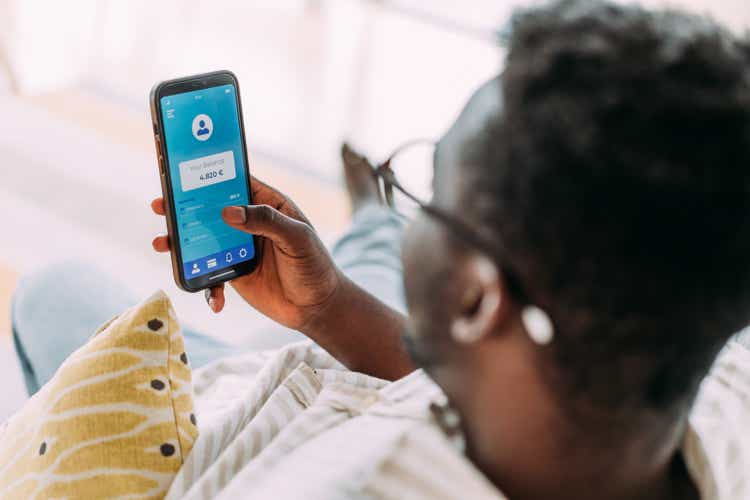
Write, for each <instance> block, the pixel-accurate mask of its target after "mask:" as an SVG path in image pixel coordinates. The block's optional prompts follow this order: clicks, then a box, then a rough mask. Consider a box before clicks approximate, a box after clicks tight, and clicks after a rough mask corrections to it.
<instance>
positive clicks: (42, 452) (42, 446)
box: [39, 441, 47, 457]
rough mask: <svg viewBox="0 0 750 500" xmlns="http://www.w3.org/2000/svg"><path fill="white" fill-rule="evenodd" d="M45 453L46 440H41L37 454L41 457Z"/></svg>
mask: <svg viewBox="0 0 750 500" xmlns="http://www.w3.org/2000/svg"><path fill="white" fill-rule="evenodd" d="M45 453H47V442H46V441H43V442H42V444H41V446H39V456H40V457H41V456H42V455H44V454H45Z"/></svg>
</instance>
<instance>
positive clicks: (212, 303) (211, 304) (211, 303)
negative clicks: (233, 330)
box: [208, 297, 216, 312]
mask: <svg viewBox="0 0 750 500" xmlns="http://www.w3.org/2000/svg"><path fill="white" fill-rule="evenodd" d="M208 307H210V308H211V311H213V312H216V300H215V299H214V298H213V297H211V298H210V299H208Z"/></svg>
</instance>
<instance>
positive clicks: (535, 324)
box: [521, 306, 555, 345]
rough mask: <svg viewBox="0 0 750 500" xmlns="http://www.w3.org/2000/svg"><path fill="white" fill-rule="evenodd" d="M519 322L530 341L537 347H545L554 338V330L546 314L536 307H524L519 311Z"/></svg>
mask: <svg viewBox="0 0 750 500" xmlns="http://www.w3.org/2000/svg"><path fill="white" fill-rule="evenodd" d="M521 321H522V322H523V327H524V328H525V329H526V332H527V333H528V334H529V337H531V340H533V341H534V343H535V344H538V345H547V344H549V343H550V342H552V340H554V338H555V328H554V327H553V326H552V320H551V319H550V318H549V316H548V315H547V313H546V312H544V311H542V310H541V309H539V308H538V307H536V306H526V307H524V308H523V310H522V311H521Z"/></svg>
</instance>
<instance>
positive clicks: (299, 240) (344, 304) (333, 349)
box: [151, 178, 414, 380]
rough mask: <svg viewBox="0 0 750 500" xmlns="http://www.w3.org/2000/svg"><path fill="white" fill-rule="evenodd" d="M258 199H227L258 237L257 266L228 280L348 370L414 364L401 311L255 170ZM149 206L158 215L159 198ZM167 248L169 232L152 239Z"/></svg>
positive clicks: (387, 375)
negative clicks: (336, 257)
mask: <svg viewBox="0 0 750 500" xmlns="http://www.w3.org/2000/svg"><path fill="white" fill-rule="evenodd" d="M251 185H252V187H253V202H254V203H256V205H250V206H243V207H226V208H224V210H223V211H222V214H221V215H222V218H223V219H224V222H226V223H227V224H228V225H230V226H232V227H234V228H236V229H239V230H241V231H245V232H248V233H251V234H255V235H258V236H260V238H259V245H260V249H259V250H260V251H259V258H260V261H259V262H258V267H257V268H256V269H255V271H253V272H252V273H250V274H248V275H245V276H241V277H239V278H237V279H234V280H232V281H231V285H232V286H233V287H234V289H235V290H237V292H238V293H239V294H240V295H241V296H242V297H243V298H244V299H245V300H246V301H247V303H248V304H250V305H251V306H253V307H254V308H255V309H257V310H258V311H260V312H261V313H263V314H265V315H266V316H268V317H269V318H271V319H273V320H275V321H277V322H279V323H281V324H282V325H284V326H287V327H289V328H293V329H295V330H299V331H300V332H302V333H304V334H305V335H307V336H308V337H310V338H311V339H313V340H314V341H316V342H317V343H318V344H319V345H320V346H321V347H323V348H324V349H326V350H327V351H328V352H329V353H331V355H333V356H334V357H335V358H337V359H338V360H339V361H341V362H342V363H343V364H345V365H346V366H347V367H349V368H350V369H352V370H355V371H360V372H363V373H367V374H369V375H373V376H376V377H381V378H384V379H389V380H395V379H397V378H399V377H402V376H404V375H406V374H407V373H409V372H410V371H411V370H413V369H414V366H413V365H412V363H411V360H410V359H409V356H408V355H407V354H406V352H405V350H404V347H403V345H401V338H400V335H401V332H402V331H403V328H404V322H405V318H404V317H403V316H402V315H401V314H399V313H398V312H396V311H394V310H392V309H391V308H389V307H388V306H386V305H385V304H383V303H382V302H380V301H379V300H378V299H376V298H375V297H373V296H372V295H370V294H369V293H367V292H366V291H364V290H362V289H361V288H359V287H358V286H357V285H355V284H354V283H353V282H352V281H351V280H349V279H348V278H346V277H345V276H344V275H343V273H342V272H341V271H339V269H338V268H337V267H336V265H335V264H334V263H333V260H332V259H331V256H330V255H329V254H328V251H327V250H326V248H325V247H324V246H323V243H321V241H320V239H319V238H318V236H317V234H316V233H315V231H314V230H313V228H312V226H311V225H310V222H309V221H308V220H307V219H306V218H305V216H304V215H303V214H302V212H300V210H299V209H298V208H297V207H296V206H295V205H294V203H292V201H291V200H290V199H289V198H287V197H286V196H284V195H283V194H281V193H280V192H278V191H276V190H275V189H273V188H271V187H270V186H268V185H266V184H264V183H262V182H261V181H259V180H258V179H255V178H253V179H252V183H251ZM151 208H152V209H153V210H154V212H156V213H157V214H159V215H164V200H163V199H162V198H157V199H155V200H154V201H153V202H152V203H151ZM153 246H154V249H155V250H156V251H157V252H168V251H169V250H170V242H169V238H168V237H167V236H157V237H156V238H155V239H154V241H153ZM207 298H208V299H209V300H208V303H209V305H210V306H211V309H212V310H213V311H214V312H219V311H221V310H222V308H223V307H224V287H223V285H221V286H217V287H215V288H212V289H211V290H210V293H209V294H207Z"/></svg>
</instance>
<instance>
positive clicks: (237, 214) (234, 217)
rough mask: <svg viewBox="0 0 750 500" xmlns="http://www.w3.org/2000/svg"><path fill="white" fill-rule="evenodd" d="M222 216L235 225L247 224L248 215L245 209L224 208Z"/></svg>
mask: <svg viewBox="0 0 750 500" xmlns="http://www.w3.org/2000/svg"><path fill="white" fill-rule="evenodd" d="M221 216H222V217H223V218H224V220H225V221H227V222H231V223H233V224H244V223H245V222H247V213H246V212H245V208H244V207H224V209H223V210H222V211H221Z"/></svg>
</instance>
